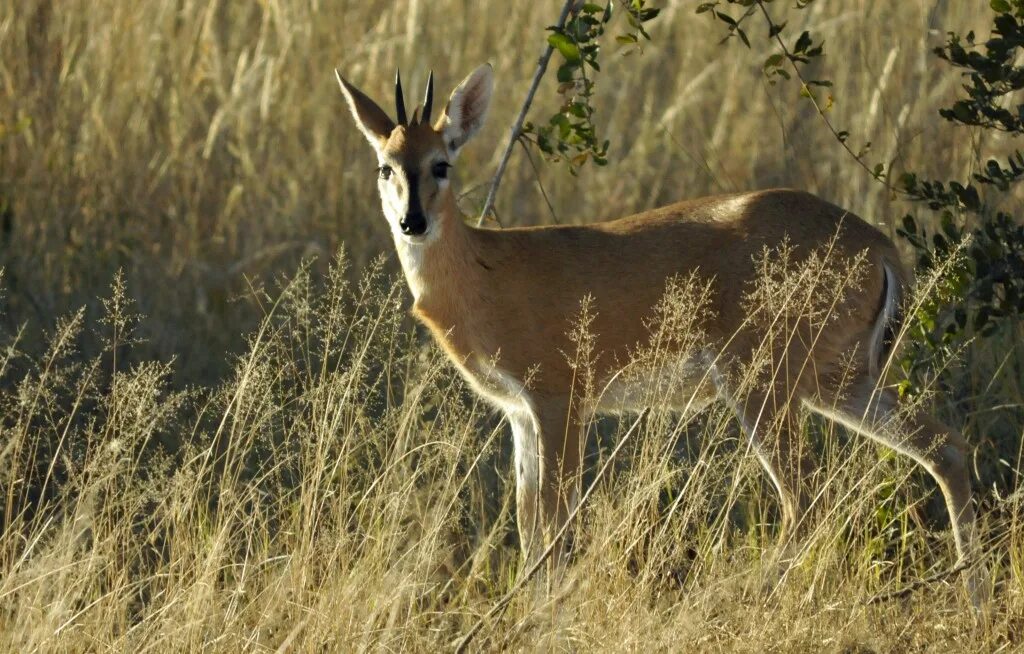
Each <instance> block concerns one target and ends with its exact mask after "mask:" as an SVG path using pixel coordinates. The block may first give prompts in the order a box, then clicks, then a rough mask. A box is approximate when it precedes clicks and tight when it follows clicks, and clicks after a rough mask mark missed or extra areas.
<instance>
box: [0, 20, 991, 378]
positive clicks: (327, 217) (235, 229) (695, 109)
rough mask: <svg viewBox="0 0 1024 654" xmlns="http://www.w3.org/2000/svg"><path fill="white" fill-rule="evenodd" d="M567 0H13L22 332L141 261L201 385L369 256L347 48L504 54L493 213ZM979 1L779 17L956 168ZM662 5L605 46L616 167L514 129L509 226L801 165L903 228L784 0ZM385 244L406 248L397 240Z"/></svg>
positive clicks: (11, 97) (11, 213)
mask: <svg viewBox="0 0 1024 654" xmlns="http://www.w3.org/2000/svg"><path fill="white" fill-rule="evenodd" d="M561 4H562V3H561V2H547V3H537V2H533V1H526V0H521V1H520V0H516V1H510V2H502V3H479V2H468V1H466V0H435V1H434V2H422V1H420V0H411V1H409V2H394V1H387V2H384V1H380V0H373V1H366V0H360V1H359V2H354V1H349V0H341V1H337V2H323V1H320V0H261V1H258V2H248V1H246V2H226V1H218V0H134V1H133V2H123V1H121V0H3V4H2V9H0V212H2V221H0V266H2V267H3V269H4V275H3V287H4V288H3V295H4V297H3V302H4V310H3V312H2V315H3V318H2V320H3V321H4V322H5V323H6V329H7V330H9V331H12V332H13V331H15V330H17V329H19V328H20V327H21V326H26V327H27V329H26V333H25V340H24V341H23V347H25V346H26V345H31V344H32V343H34V342H36V343H41V342H43V340H44V339H43V338H41V337H40V336H41V335H42V334H43V333H45V332H47V331H48V330H52V328H53V325H54V324H55V321H56V320H57V318H58V317H60V316H62V315H66V314H67V313H69V312H70V311H73V310H77V309H78V308H79V307H83V306H84V307H85V308H86V321H87V323H89V322H90V320H91V319H95V318H97V317H98V316H99V315H100V313H101V311H100V302H99V299H98V298H100V297H101V296H104V295H107V294H108V289H109V286H110V283H111V280H112V278H113V275H114V274H115V271H117V270H123V271H124V274H125V278H126V283H127V291H128V294H129V295H130V297H131V298H132V299H134V301H135V302H136V303H137V306H138V310H139V312H140V313H141V314H143V316H144V318H143V322H142V325H141V329H140V331H139V333H138V335H139V337H140V338H141V339H142V342H141V343H140V344H139V345H138V346H137V347H135V348H134V349H133V351H132V352H133V353H132V356H136V357H144V358H157V359H160V360H164V361H167V360H170V359H171V358H177V360H178V362H177V365H176V367H175V370H176V375H177V376H178V380H177V381H178V383H190V382H196V383H208V382H211V381H214V380H217V379H219V378H220V377H221V376H222V375H223V374H224V372H225V371H226V370H227V363H226V361H227V358H226V357H225V356H224V353H226V352H233V351H237V350H239V349H240V348H241V347H242V346H243V339H242V338H241V334H243V333H244V332H246V331H247V330H249V329H250V328H252V327H253V326H254V325H255V324H257V321H258V320H259V318H260V317H261V316H262V315H263V309H262V308H261V306H260V305H259V303H258V302H256V301H254V300H253V299H252V298H253V296H254V294H253V293H252V292H251V290H252V289H253V288H256V287H258V286H259V285H261V284H264V283H267V282H268V281H272V280H273V279H275V278H277V277H280V276H283V275H288V274H290V273H292V272H293V271H294V270H295V268H296V266H297V264H298V262H299V261H300V260H301V259H302V258H303V257H309V256H316V257H317V258H318V261H320V262H324V261H327V260H328V259H329V258H330V257H331V256H333V254H334V253H335V252H336V251H337V249H338V248H339V247H342V246H344V247H345V248H346V249H347V251H348V252H349V254H350V255H351V258H352V259H353V260H354V262H355V263H356V266H355V267H354V268H355V270H357V271H358V269H359V268H360V267H361V265H362V264H365V263H366V262H368V261H369V260H371V259H372V258H374V257H375V256H377V255H379V254H381V253H386V254H388V255H389V256H390V253H391V243H390V236H389V234H388V231H387V230H386V228H385V226H384V224H383V219H382V217H381V214H380V209H379V205H378V200H377V197H376V189H375V183H374V177H373V168H374V166H375V163H376V162H375V160H374V157H373V154H372V152H371V150H370V148H369V147H367V145H366V143H365V142H364V141H363V138H362V136H361V135H360V133H359V132H358V131H357V130H356V129H355V127H354V125H353V123H352V121H351V119H350V117H349V116H348V113H347V111H346V110H345V107H344V104H343V102H342V98H341V96H340V94H339V92H338V89H337V83H336V82H335V80H334V74H333V69H334V68H335V67H338V68H339V69H340V70H341V71H342V72H343V73H344V74H345V75H346V76H347V77H348V78H349V79H350V80H352V81H353V82H355V83H356V84H358V85H359V86H361V87H362V88H363V89H364V90H365V91H366V92H367V93H368V94H370V95H371V96H372V97H375V98H377V99H378V100H379V101H380V102H381V104H382V105H383V106H385V107H387V108H388V109H389V110H390V109H391V102H392V84H393V78H394V74H395V69H396V68H397V67H401V69H402V71H403V75H404V77H405V80H406V85H407V88H408V89H410V91H409V94H410V95H414V96H416V97H418V96H419V94H420V93H421V89H422V87H423V83H424V81H425V78H426V75H427V72H428V71H429V70H430V69H433V70H434V71H435V75H436V79H437V84H438V93H440V94H442V95H445V96H446V95H447V93H448V92H449V91H450V90H451V88H452V87H453V86H454V85H455V84H457V83H458V81H459V80H461V79H462V77H463V76H464V75H465V74H467V73H468V71H470V70H471V69H472V68H473V67H475V66H476V65H478V64H479V63H481V62H485V61H488V62H491V63H492V64H493V66H494V68H495V73H496V80H497V93H496V95H495V98H496V101H495V103H494V105H493V107H492V110H491V112H490V116H489V119H488V123H487V125H486V127H485V129H484V130H483V131H482V132H481V133H480V135H479V136H478V137H477V138H476V141H475V142H474V143H473V144H471V146H470V147H468V148H467V149H466V151H465V152H464V154H463V156H462V159H461V161H460V162H459V166H458V176H459V183H460V188H461V192H462V193H463V194H464V195H463V198H462V204H463V208H464V210H465V211H466V212H467V213H468V214H474V213H475V212H477V211H478V210H479V208H480V206H481V205H482V202H483V198H484V195H485V192H486V188H485V185H486V183H487V182H488V180H489V178H490V176H491V175H492V174H493V170H494V168H495V165H496V162H497V158H498V156H499V155H500V152H501V149H502V148H503V147H504V145H505V139H506V138H507V134H508V129H509V126H510V125H511V122H512V120H513V118H514V116H515V114H516V113H517V111H518V109H519V107H520V105H521V103H522V100H523V98H524V95H525V93H526V90H527V87H528V85H529V81H530V78H531V76H532V74H533V71H534V69H535V66H536V60H537V57H538V56H539V54H540V52H541V49H542V46H543V45H544V39H545V35H546V33H545V31H544V28H545V27H546V26H547V25H549V24H551V23H553V22H555V20H556V17H557V14H558V11H559V8H560V6H561ZM975 4H976V3H971V2H946V1H935V0H913V1H909V2H898V3H893V2H875V1H870V0H852V1H849V2H843V3H826V2H820V3H817V4H816V5H814V6H812V7H811V8H809V9H808V10H804V11H796V10H793V9H791V8H790V7H788V5H787V4H786V3H774V4H773V5H772V10H773V12H775V15H774V18H775V20H776V22H779V23H781V22H783V21H792V22H791V24H790V25H789V27H788V28H787V34H789V35H792V36H795V35H796V34H798V33H799V31H801V30H803V29H811V30H812V31H813V33H814V35H815V38H818V39H821V38H823V39H824V40H825V43H826V55H827V56H826V57H824V58H823V61H821V62H819V63H816V64H815V65H816V66H820V67H822V68H824V69H825V70H823V71H822V77H827V78H828V79H831V80H832V81H833V82H834V84H835V86H834V87H833V88H832V89H831V91H832V94H831V95H832V97H831V98H830V99H827V103H828V104H829V105H830V109H829V110H828V113H829V116H830V117H831V119H832V120H833V121H834V122H835V124H836V125H837V126H838V127H839V128H841V129H847V130H849V131H850V133H851V135H850V143H851V144H852V145H853V147H854V148H855V149H856V148H858V147H860V146H862V145H863V144H864V143H865V142H867V141H870V142H871V143H872V145H871V151H872V153H873V154H872V160H877V161H883V162H886V163H887V164H890V165H891V167H892V170H893V173H894V174H898V173H899V171H900V170H903V169H904V168H910V169H913V170H915V171H917V172H919V173H922V174H924V175H934V176H936V177H940V178H952V177H955V176H961V177H962V176H963V173H964V172H965V170H966V169H967V168H968V167H969V166H970V162H971V161H973V160H974V157H973V156H972V153H973V149H974V148H978V147H980V144H979V143H978V138H980V137H977V138H975V137H972V136H971V135H970V134H967V133H965V132H964V131H963V130H960V131H957V130H956V129H954V128H951V127H949V126H948V125H946V124H944V123H942V122H941V121H939V120H938V119H937V117H936V112H937V109H938V107H940V106H945V105H948V104H949V103H950V102H951V100H952V98H953V97H955V94H956V91H957V90H958V88H959V81H958V77H957V75H956V73H955V72H954V71H953V70H952V69H951V68H950V67H948V66H944V65H938V62H937V61H936V59H935V57H934V55H933V54H931V49H932V48H933V47H934V46H936V45H939V44H941V42H942V41H943V38H944V31H945V29H946V28H947V26H948V27H949V29H953V28H956V29H958V30H961V31H966V30H967V29H970V28H971V27H972V21H975V20H978V21H979V27H981V26H983V25H987V24H988V23H987V22H986V20H987V17H986V16H978V17H976V16H975V15H974V14H975V12H974V11H973V9H972V7H973V6H974V5H975ZM659 6H662V8H663V10H662V13H661V15H660V16H659V17H658V19H657V20H656V21H654V22H652V23H650V25H649V29H650V30H651V35H652V37H653V40H652V41H651V42H650V43H648V44H646V45H645V47H644V51H643V53H642V54H641V53H634V54H632V55H631V56H620V55H617V54H615V53H613V52H611V51H606V52H604V53H603V54H602V73H601V74H600V76H599V77H598V79H597V96H596V98H595V106H596V107H597V114H596V115H595V122H596V124H597V127H598V129H599V130H600V133H601V135H602V136H603V137H605V138H608V139H610V141H611V147H610V150H609V158H610V163H609V165H608V166H607V167H604V168H599V167H595V166H592V165H588V166H586V167H584V169H583V170H582V171H581V172H580V174H579V176H578V177H573V176H571V175H570V174H569V173H568V172H567V170H566V169H565V167H564V166H553V165H550V164H548V163H546V162H544V161H543V160H542V159H539V158H538V171H537V173H536V174H535V172H534V169H533V168H532V167H531V166H530V163H529V161H528V160H527V159H526V157H525V156H524V154H523V151H522V150H521V149H519V148H517V149H516V151H515V153H514V154H513V157H512V160H511V163H510V167H509V171H508V174H507V175H506V177H505V179H504V183H503V184H502V187H501V191H500V194H499V196H498V201H497V212H498V215H499V216H500V217H501V219H502V222H503V223H504V224H505V225H513V224H516V225H526V224H540V223H548V222H552V221H553V220H555V219H557V220H558V221H559V222H573V223H585V222H593V221H599V220H604V219H608V218H614V217H618V216H621V215H625V214H629V213H633V212H637V211H642V210H644V209H647V208H650V207H654V206H657V205H660V204H664V203H669V202H672V201H675V200H679V199H683V198H690V197H695V196H700V195H706V194H714V193H725V192H732V191H742V190H749V189H759V188H766V187H773V186H792V187H797V188H801V189H806V190H809V191H812V192H814V193H817V194H819V195H821V196H822V197H824V198H827V199H828V200H831V201H832V202H835V203H837V204H839V205H842V206H844V207H846V208H849V209H850V210H852V211H854V212H856V213H858V214H859V215H861V216H863V217H864V218H866V219H868V220H870V221H872V222H874V223H876V224H878V225H880V226H882V228H883V229H884V230H886V231H887V232H889V233H890V234H893V233H894V225H895V224H896V223H897V221H898V219H899V217H901V216H902V215H903V214H904V213H906V212H908V211H912V210H914V207H912V206H909V205H908V204H906V203H904V202H901V201H898V200H894V199H893V198H892V197H890V195H889V194H888V193H887V191H886V190H885V188H884V187H883V186H882V185H880V184H878V183H876V182H874V181H873V180H871V179H870V177H869V175H867V174H866V173H865V171H864V170H863V169H862V168H860V167H859V166H858V165H857V164H856V162H854V161H853V159H852V158H851V157H850V156H849V155H848V154H847V153H845V152H843V151H842V150H841V149H840V147H839V146H838V144H837V143H836V142H835V140H834V139H833V138H832V137H831V135H830V134H829V133H828V131H827V130H826V128H825V126H824V125H823V124H822V123H821V121H820V119H819V118H818V117H817V116H816V114H815V113H814V112H813V109H812V108H811V106H810V104H809V103H808V102H805V101H800V99H799V98H798V86H797V84H796V83H795V82H793V83H789V84H780V85H778V86H769V85H768V84H767V83H766V81H765V79H764V76H763V75H762V72H761V64H762V62H763V61H764V59H765V57H766V56H768V55H769V54H771V53H772V52H773V50H772V49H771V48H770V47H769V45H768V41H767V40H766V39H764V38H763V35H762V34H761V33H760V32H761V31H763V25H762V24H760V23H759V24H758V25H757V26H756V27H752V28H751V29H754V30H756V31H757V33H756V36H757V38H752V39H751V42H752V45H753V48H752V49H748V48H746V47H743V46H742V45H741V44H740V43H739V41H738V40H737V39H732V40H731V41H730V42H729V43H727V44H722V43H720V40H721V38H722V36H724V34H725V31H724V30H723V29H721V28H722V25H720V24H718V23H716V22H715V21H713V20H711V19H709V18H708V17H707V15H700V16H699V15H696V14H695V13H694V8H695V3H692V2H682V1H668V2H664V3H659ZM619 18H622V17H621V16H620V17H619ZM609 41H610V39H609ZM550 73H551V74H550V75H549V77H548V78H547V79H545V81H544V83H543V84H542V86H541V89H540V92H539V93H538V95H537V98H536V101H535V103H534V106H533V109H532V111H531V115H530V117H531V118H533V119H534V120H537V121H538V122H543V121H544V120H545V119H546V117H547V116H548V115H550V114H551V113H552V111H553V109H554V108H555V107H557V105H558V103H559V101H560V97H559V96H558V95H557V92H556V86H557V84H556V82H555V80H554V77H553V71H550ZM985 138H986V139H991V138H993V137H990V136H986V137H985ZM996 147H997V149H998V146H996ZM986 148H987V149H989V150H991V149H992V145H991V144H987V145H986ZM959 162H962V163H959ZM539 184H543V188H544V190H545V191H546V193H547V195H548V197H549V198H550V201H551V205H552V208H553V215H552V211H550V210H549V209H548V207H547V206H546V204H545V202H544V199H543V197H542V195H541V192H540V186H539ZM318 265H323V264H322V263H321V264H318ZM388 265H389V266H390V267H391V268H392V269H394V270H397V262H396V261H395V258H394V257H393V256H390V259H389V262H388ZM88 341H89V339H86V341H85V342H84V343H83V345H82V347H83V348H85V350H86V351H88V350H89V349H90V348H91V347H93V345H90V343H89V342H88Z"/></svg>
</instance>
